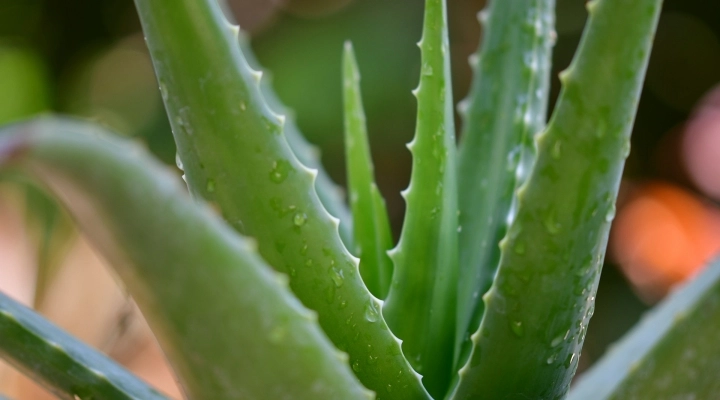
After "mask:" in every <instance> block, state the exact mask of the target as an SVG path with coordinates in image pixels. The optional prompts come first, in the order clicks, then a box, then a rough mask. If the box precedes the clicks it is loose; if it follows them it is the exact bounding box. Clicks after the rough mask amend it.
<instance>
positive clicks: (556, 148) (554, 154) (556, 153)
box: [550, 140, 562, 160]
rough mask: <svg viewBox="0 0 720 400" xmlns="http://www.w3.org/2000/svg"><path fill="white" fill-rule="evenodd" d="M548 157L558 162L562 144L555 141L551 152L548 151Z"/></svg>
mask: <svg viewBox="0 0 720 400" xmlns="http://www.w3.org/2000/svg"><path fill="white" fill-rule="evenodd" d="M550 155H551V156H552V158H554V159H556V160H558V159H559V158H560V156H561V155H562V142H561V141H559V140H558V141H556V142H555V144H553V147H552V150H550Z"/></svg>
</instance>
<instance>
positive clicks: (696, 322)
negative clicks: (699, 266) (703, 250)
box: [568, 261, 720, 400]
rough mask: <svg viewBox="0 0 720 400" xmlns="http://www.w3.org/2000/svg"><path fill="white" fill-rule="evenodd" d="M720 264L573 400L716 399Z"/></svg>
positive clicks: (660, 311) (583, 383) (628, 341)
mask: <svg viewBox="0 0 720 400" xmlns="http://www.w3.org/2000/svg"><path fill="white" fill-rule="evenodd" d="M718 332H720V262H717V261H716V262H715V263H713V264H712V265H710V266H709V267H708V268H707V269H706V270H705V271H704V272H703V273H701V274H700V275H699V276H697V277H695V278H694V279H693V280H692V281H691V282H689V283H688V284H686V285H685V286H684V287H682V288H681V289H679V290H678V291H677V292H675V293H673V294H672V295H670V296H669V297H668V298H667V299H665V300H664V301H663V302H662V303H661V304H659V305H657V306H656V307H655V309H653V310H652V311H651V312H650V313H649V315H647V316H645V317H644V318H643V320H642V321H640V323H639V324H638V325H637V326H636V327H634V328H633V329H632V330H631V331H630V332H629V333H628V334H626V335H625V337H624V338H622V339H621V340H620V342H619V343H618V344H616V345H614V346H613V347H612V349H610V351H609V352H608V353H607V354H606V355H605V356H604V357H603V358H602V359H600V360H599V361H598V362H597V363H595V365H594V366H593V367H592V368H591V369H590V370H589V371H587V372H585V373H584V374H583V375H582V376H581V377H580V378H579V379H578V381H577V383H576V384H575V385H574V386H573V388H572V390H571V391H570V396H569V397H568V399H569V400H600V399H603V400H606V399H607V400H609V399H616V400H635V399H637V400H640V399H658V400H662V399H713V398H715V397H717V394H718V393H720V381H718V379H717V378H718V377H717V372H718V371H720V340H718Z"/></svg>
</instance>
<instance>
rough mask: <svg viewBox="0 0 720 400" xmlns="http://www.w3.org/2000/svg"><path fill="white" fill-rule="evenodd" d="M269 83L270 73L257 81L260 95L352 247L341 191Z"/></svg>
mask: <svg viewBox="0 0 720 400" xmlns="http://www.w3.org/2000/svg"><path fill="white" fill-rule="evenodd" d="M240 35H242V33H240ZM239 40H240V45H241V49H242V52H243V55H244V56H245V58H246V59H247V62H248V64H249V65H250V67H251V68H253V69H256V70H260V69H261V66H260V63H259V62H258V61H257V60H256V59H255V55H254V54H253V52H252V49H251V47H250V45H249V43H247V42H246V41H245V40H243V36H240V38H239ZM271 82H272V75H271V74H270V73H266V74H264V75H263V79H262V80H261V81H260V92H261V93H262V94H263V97H264V98H265V102H266V103H267V104H268V106H269V107H270V109H271V110H273V111H274V112H275V113H278V114H281V115H284V116H285V124H284V126H283V133H284V134H285V139H287V142H288V145H290V148H291V149H292V151H293V153H294V154H295V156H296V157H297V159H298V161H300V163H301V164H303V165H304V166H306V167H308V168H312V169H314V170H316V171H317V175H316V176H315V190H316V191H317V194H318V198H319V199H320V202H321V203H322V205H323V206H324V207H325V209H326V210H327V212H328V213H330V215H332V216H333V217H335V218H337V219H339V220H340V224H339V227H338V231H339V233H340V237H341V238H342V240H343V243H345V246H347V247H351V248H352V247H353V245H354V243H355V242H354V239H353V220H352V217H351V215H350V211H349V210H348V208H347V206H346V205H345V200H344V199H345V194H344V193H343V190H342V189H341V188H340V187H339V186H338V185H337V184H335V182H333V181H332V179H330V176H329V175H328V174H327V172H326V171H325V168H323V165H322V163H321V162H320V150H319V149H318V148H317V147H316V146H313V145H312V144H310V143H309V142H308V141H307V139H305V137H304V136H303V134H302V133H301V132H300V128H298V126H297V123H296V122H295V114H294V113H293V112H292V110H290V109H288V108H287V107H286V106H285V105H284V104H282V102H281V101H280V99H279V98H278V97H277V95H276V94H275V92H274V91H273V89H272V85H271Z"/></svg>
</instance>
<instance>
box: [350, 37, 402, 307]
mask: <svg viewBox="0 0 720 400" xmlns="http://www.w3.org/2000/svg"><path fill="white" fill-rule="evenodd" d="M343 89H344V94H343V97H344V102H345V149H346V158H347V171H348V187H349V192H350V206H351V207H352V211H353V220H354V221H355V224H354V226H353V228H354V233H355V240H356V243H357V245H356V248H357V252H356V254H359V256H360V274H361V276H362V278H363V281H364V282H365V284H366V285H367V287H368V289H370V292H372V293H373V294H374V295H375V296H377V297H378V298H380V299H384V298H385V297H386V296H387V292H388V290H389V289H390V280H391V279H392V270H393V265H392V260H390V257H388V254H387V252H388V251H389V250H390V249H391V248H392V245H393V243H392V233H391V232H390V221H389V220H388V214H387V209H386V208H385V200H384V199H383V198H382V195H381V194H380V191H379V190H378V188H377V185H376V184H375V178H374V177H373V165H372V158H371V156H370V145H369V143H368V137H367V135H368V134H367V125H366V122H365V111H364V110H363V106H362V97H361V95H360V72H359V71H358V66H357V62H356V60H355V54H354V52H353V49H352V44H350V42H348V43H346V45H345V52H344V56H343Z"/></svg>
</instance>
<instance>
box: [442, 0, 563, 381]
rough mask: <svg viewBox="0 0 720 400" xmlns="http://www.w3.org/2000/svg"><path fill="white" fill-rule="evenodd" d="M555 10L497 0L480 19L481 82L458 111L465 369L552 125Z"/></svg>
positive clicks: (539, 3)
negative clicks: (542, 136)
mask: <svg viewBox="0 0 720 400" xmlns="http://www.w3.org/2000/svg"><path fill="white" fill-rule="evenodd" d="M554 9H555V1H554V0H522V1H499V0H493V1H490V4H489V5H488V6H487V8H486V9H485V10H483V11H482V12H481V13H480V14H479V15H480V18H479V19H480V22H481V23H482V24H483V37H482V43H481V47H480V50H479V52H478V53H477V54H476V55H473V56H471V57H470V60H471V62H470V63H471V67H472V69H473V73H474V79H473V83H472V86H471V88H470V94H469V95H468V98H467V99H465V100H464V101H463V102H461V103H460V104H461V106H460V107H459V109H460V110H459V111H460V113H461V115H462V117H463V119H464V124H463V130H462V135H461V140H460V146H459V148H458V182H459V185H458V207H459V209H460V216H459V224H460V226H461V227H462V230H461V231H460V234H459V237H458V247H459V254H460V255H459V259H460V263H459V264H460V271H459V280H458V282H459V288H458V321H457V340H456V342H457V343H456V350H455V351H456V355H455V356H456V365H458V367H459V366H462V364H464V362H465V361H466V359H467V356H468V353H469V350H470V347H471V346H470V334H471V333H472V332H474V331H475V330H477V327H478V325H479V324H480V319H481V317H482V314H483V311H484V303H483V302H482V301H481V298H482V295H483V294H485V292H487V290H488V289H490V285H491V284H492V280H493V277H494V276H495V272H496V271H497V267H498V262H499V260H500V248H499V246H498V243H499V242H500V239H502V237H503V236H504V235H505V232H506V231H507V227H508V225H509V222H510V221H511V220H512V217H513V216H512V215H508V214H509V213H510V212H511V205H512V202H513V201H514V200H513V198H514V195H515V190H516V189H517V188H518V187H519V186H520V184H522V182H523V180H524V179H525V178H526V177H527V174H528V172H529V171H530V168H531V167H532V162H533V161H534V159H535V135H536V134H537V133H539V132H540V131H542V130H543V129H544V127H545V121H546V114H547V99H548V96H549V91H550V79H549V78H550V63H551V58H552V51H551V50H552V45H553V42H554V36H555V32H554V19H555V13H554Z"/></svg>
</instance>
